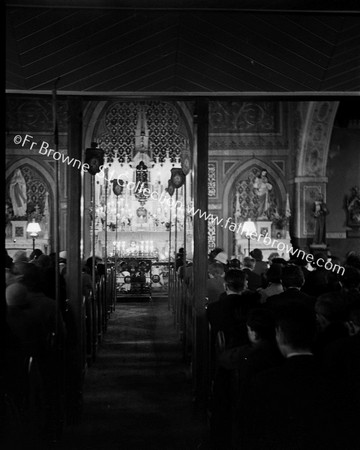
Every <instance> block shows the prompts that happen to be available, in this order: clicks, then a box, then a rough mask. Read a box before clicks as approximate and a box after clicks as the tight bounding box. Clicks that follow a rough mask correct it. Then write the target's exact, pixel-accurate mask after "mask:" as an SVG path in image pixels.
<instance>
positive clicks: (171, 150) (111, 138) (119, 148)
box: [97, 101, 186, 163]
mask: <svg viewBox="0 0 360 450" xmlns="http://www.w3.org/2000/svg"><path fill="white" fill-rule="evenodd" d="M142 107H143V108H145V115H146V121H147V126H148V128H149V140H150V153H151V155H152V158H153V159H154V160H155V159H158V161H159V162H160V163H161V162H163V161H164V160H165V159H166V157H167V153H168V154H169V157H170V159H171V162H175V161H176V159H177V158H180V157H181V152H182V150H183V149H184V148H185V144H186V143H185V141H186V139H185V135H184V133H183V123H182V119H181V117H180V115H179V112H178V111H177V109H176V107H175V106H174V105H173V104H171V103H166V102H156V101H154V102H148V103H146V105H142ZM139 108H140V104H139V103H135V102H117V103H112V104H111V105H109V107H108V108H107V109H106V111H105V114H104V116H103V119H102V121H101V124H100V128H99V130H98V132H97V136H98V145H99V146H100V147H101V148H102V149H103V150H104V151H105V154H106V156H107V159H108V162H109V163H111V162H113V161H114V159H115V158H117V159H118V161H119V163H127V162H130V161H131V160H132V154H133V149H134V145H135V132H136V124H137V121H138V112H139Z"/></svg>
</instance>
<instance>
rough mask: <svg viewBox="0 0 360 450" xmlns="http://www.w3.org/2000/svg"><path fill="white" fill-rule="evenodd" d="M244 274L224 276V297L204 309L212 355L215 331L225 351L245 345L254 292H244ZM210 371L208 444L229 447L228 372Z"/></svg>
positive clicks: (219, 449)
mask: <svg viewBox="0 0 360 450" xmlns="http://www.w3.org/2000/svg"><path fill="white" fill-rule="evenodd" d="M246 285H247V281H246V275H245V274H244V273H243V272H242V271H241V270H238V269H230V270H228V271H227V272H226V273H225V277H224V289H225V294H222V295H221V296H220V299H219V300H218V301H217V302H214V303H210V304H209V305H208V307H207V316H208V320H209V323H210V325H211V341H212V342H211V350H212V354H213V356H215V350H214V347H215V341H216V338H217V336H218V333H219V331H221V332H222V333H221V335H222V336H223V339H224V341H225V346H226V348H231V347H233V346H237V345H242V344H245V343H247V342H248V337H247V328H246V319H247V314H248V312H249V311H250V310H251V309H252V308H254V307H255V306H256V304H257V303H256V300H255V298H258V297H257V296H256V295H257V294H256V293H252V292H249V291H247V290H246ZM212 370H213V371H214V381H213V392H212V405H211V419H210V431H211V441H212V443H211V445H212V449H213V450H222V449H225V448H226V449H227V448H231V435H232V433H231V427H232V401H233V390H232V375H233V374H232V371H231V370H226V369H224V368H222V367H219V366H218V365H217V361H216V362H215V367H213V368H212Z"/></svg>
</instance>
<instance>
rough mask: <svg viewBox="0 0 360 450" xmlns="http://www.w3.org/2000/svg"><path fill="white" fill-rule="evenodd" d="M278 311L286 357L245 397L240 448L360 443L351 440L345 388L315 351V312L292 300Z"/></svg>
mask: <svg viewBox="0 0 360 450" xmlns="http://www.w3.org/2000/svg"><path fill="white" fill-rule="evenodd" d="M276 314H277V317H276V340H277V344H278V347H279V349H280V352H281V353H282V354H283V356H284V357H285V362H284V363H283V364H282V365H281V366H279V367H276V368H273V369H269V370H265V371H263V372H261V373H259V374H258V375H257V376H256V377H255V378H254V380H253V382H252V383H251V386H250V388H249V390H248V393H247V394H246V396H244V397H245V398H244V403H245V404H244V414H243V415H242V420H243V425H244V430H245V443H244V444H245V445H244V446H242V447H241V448H251V449H273V450H275V449H276V450H288V449H297V450H315V449H316V450H319V449H322V450H325V449H332V450H334V449H339V450H340V449H341V448H347V449H353V448H356V447H353V446H351V444H350V443H349V442H348V436H349V430H348V429H347V428H346V424H345V423H344V421H343V420H342V417H343V415H344V408H343V405H342V401H341V397H340V395H339V392H340V390H339V389H338V387H337V386H336V385H335V384H334V383H332V382H330V380H328V379H326V378H325V376H324V375H323V374H322V372H321V370H320V367H319V364H318V361H317V360H316V359H315V357H314V355H313V353H312V347H313V343H314V338H315V334H316V317H315V314H314V312H313V311H311V310H310V309H309V308H308V307H306V306H305V305H302V304H298V303H292V304H288V305H286V306H282V307H281V308H279V309H277V312H276ZM245 412H246V413H245Z"/></svg>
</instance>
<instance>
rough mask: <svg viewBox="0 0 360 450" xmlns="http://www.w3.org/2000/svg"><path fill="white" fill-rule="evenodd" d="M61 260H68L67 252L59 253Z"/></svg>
mask: <svg viewBox="0 0 360 450" xmlns="http://www.w3.org/2000/svg"><path fill="white" fill-rule="evenodd" d="M59 258H61V259H66V258H67V253H66V251H65V250H64V251H62V252H60V253H59Z"/></svg>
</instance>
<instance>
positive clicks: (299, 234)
mask: <svg viewBox="0 0 360 450" xmlns="http://www.w3.org/2000/svg"><path fill="white" fill-rule="evenodd" d="M338 105H339V102H330V101H328V100H324V101H318V102H310V103H309V106H308V108H307V111H306V114H305V116H304V119H303V125H302V127H301V137H300V138H299V142H298V143H297V148H295V150H296V151H297V158H296V170H295V180H294V181H295V205H296V206H295V208H294V210H295V211H296V216H295V218H294V236H295V238H296V239H297V240H298V242H299V245H300V246H304V244H305V243H306V241H307V240H308V239H309V238H310V237H312V235H313V232H314V230H313V218H312V215H311V210H312V204H313V202H314V200H315V197H316V196H317V195H318V194H323V196H324V199H325V201H326V185H327V181H328V180H327V177H326V167H327V159H328V152H329V146H330V139H331V134H332V129H333V125H334V120H335V116H336V112H337V108H338Z"/></svg>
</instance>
